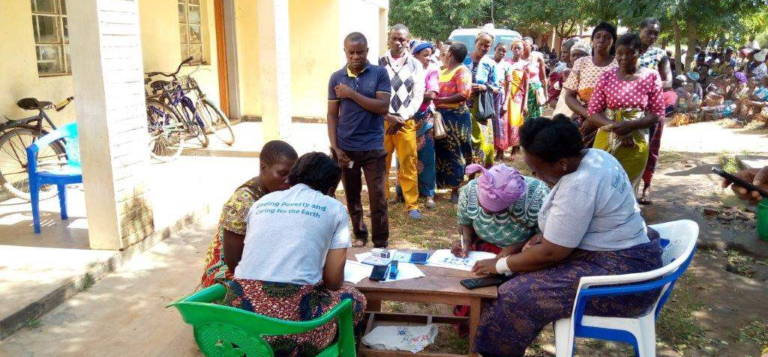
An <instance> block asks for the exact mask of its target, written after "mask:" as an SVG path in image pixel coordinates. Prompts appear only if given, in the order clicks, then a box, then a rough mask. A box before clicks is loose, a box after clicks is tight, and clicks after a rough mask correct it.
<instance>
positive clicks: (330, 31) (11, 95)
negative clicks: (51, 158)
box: [0, 0, 388, 125]
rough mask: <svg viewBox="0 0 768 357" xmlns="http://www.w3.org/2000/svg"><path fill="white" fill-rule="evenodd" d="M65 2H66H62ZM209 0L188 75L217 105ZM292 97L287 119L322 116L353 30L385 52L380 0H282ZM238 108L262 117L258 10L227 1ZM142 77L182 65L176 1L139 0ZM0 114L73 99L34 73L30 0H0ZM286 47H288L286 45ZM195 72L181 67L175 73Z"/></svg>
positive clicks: (71, 113)
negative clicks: (32, 102) (286, 9)
mask: <svg viewBox="0 0 768 357" xmlns="http://www.w3.org/2000/svg"><path fill="white" fill-rule="evenodd" d="M69 1H71V0H69ZM213 1H214V0H203V1H202V3H203V6H202V16H203V18H204V25H205V26H204V29H203V41H204V57H205V60H206V64H205V65H203V66H201V67H200V69H199V70H198V71H197V72H196V73H194V75H193V76H194V78H195V79H196V80H197V81H198V83H199V84H200V86H201V88H202V89H203V91H204V92H205V93H206V94H207V95H208V97H209V98H210V99H212V100H213V101H214V102H216V103H218V102H219V87H218V72H217V58H216V41H215V19H214V12H213ZM289 1H290V3H289V6H290V30H289V32H290V38H291V43H290V44H289V45H290V46H291V55H290V56H291V72H292V75H291V91H292V94H291V97H292V102H293V105H292V113H291V115H292V116H294V117H310V118H316V117H321V118H324V117H325V112H326V99H327V91H328V89H327V85H328V77H329V76H330V74H331V73H332V72H333V71H335V70H337V69H338V68H341V66H342V65H343V64H344V63H345V62H346V60H345V57H344V52H343V46H342V40H343V38H344V37H345V36H346V35H347V34H349V33H350V32H353V31H360V32H362V33H363V34H365V35H366V37H367V38H368V41H369V47H370V53H369V59H370V60H371V61H372V62H374V63H375V62H376V60H377V58H378V56H379V55H381V54H382V53H383V52H384V51H385V50H386V43H385V40H384V39H385V38H386V37H385V35H384V32H385V31H386V8H388V1H386V0H289ZM234 4H235V30H236V33H237V55H238V76H239V78H237V79H236V81H237V84H238V87H239V90H240V103H239V105H240V108H241V113H242V115H244V116H261V114H262V105H261V99H260V98H261V83H260V81H261V79H260V76H259V65H260V64H259V61H260V60H259V44H258V38H259V37H258V35H259V30H258V16H259V15H258V11H257V9H256V0H234ZM139 12H140V26H141V42H142V52H143V56H144V58H143V64H144V71H146V72H150V71H163V72H170V71H173V70H175V69H176V66H178V64H179V63H180V62H181V60H182V58H181V51H180V44H179V41H180V37H179V36H180V35H179V26H178V20H177V19H178V8H177V1H176V0H139ZM0 14H2V15H0V19H2V21H0V53H2V54H9V53H11V54H13V55H12V56H4V57H3V59H2V60H0V92H2V93H4V95H3V96H0V115H6V116H8V117H11V118H19V117H23V116H29V115H33V114H34V113H32V112H24V111H23V110H21V109H19V108H18V107H17V106H16V104H15V103H16V101H17V100H19V99H21V98H24V97H36V98H38V99H40V100H49V101H53V102H58V101H60V100H63V99H64V98H66V97H69V96H71V95H73V86H72V76H71V75H65V76H55V77H40V76H39V75H38V73H37V62H36V58H35V45H34V35H33V30H32V10H31V7H30V3H29V0H0ZM287 45H288V44H287ZM195 68H196V67H191V66H190V67H185V68H184V69H182V72H181V73H182V74H186V73H189V72H190V71H192V70H194V69H195ZM48 114H49V115H50V116H51V117H52V119H53V120H54V122H55V123H56V124H57V125H60V124H63V123H68V122H71V121H73V120H74V117H75V110H74V106H69V107H67V108H66V109H65V110H63V111H62V112H56V111H50V112H48Z"/></svg>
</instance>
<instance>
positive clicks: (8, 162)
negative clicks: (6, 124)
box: [0, 128, 67, 201]
mask: <svg viewBox="0 0 768 357" xmlns="http://www.w3.org/2000/svg"><path fill="white" fill-rule="evenodd" d="M45 134H47V133H45V132H42V133H41V132H39V131H37V130H35V129H30V128H16V129H12V130H11V131H8V132H6V133H5V134H3V136H0V183H2V186H3V188H5V189H6V190H7V191H8V192H9V193H10V194H11V195H13V196H14V197H18V198H21V199H23V200H27V201H29V199H30V197H29V173H28V172H27V152H26V148H27V147H29V146H30V145H32V143H33V142H34V141H35V140H37V138H38V137H40V136H43V135H45ZM66 164H67V156H66V150H65V149H64V146H63V145H62V144H61V142H54V143H52V144H51V145H49V146H46V147H44V148H41V149H40V151H39V152H38V155H37V167H38V168H39V169H41V170H44V169H49V170H50V169H55V168H60V167H62V166H65V165H66ZM55 195H56V187H54V186H51V185H45V186H43V187H41V188H40V199H46V198H50V197H53V196H55Z"/></svg>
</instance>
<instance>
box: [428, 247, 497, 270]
mask: <svg viewBox="0 0 768 357" xmlns="http://www.w3.org/2000/svg"><path fill="white" fill-rule="evenodd" d="M493 258H496V254H493V253H488V252H476V251H473V252H469V256H468V257H466V258H459V257H457V256H455V255H453V253H451V250H450V249H439V250H436V251H435V252H434V253H433V254H432V256H431V257H429V260H427V265H430V266H436V267H441V268H450V269H458V270H465V271H471V270H472V267H473V266H475V263H476V262H477V261H478V260H484V259H493Z"/></svg>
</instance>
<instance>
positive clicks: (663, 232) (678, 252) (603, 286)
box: [555, 220, 699, 357]
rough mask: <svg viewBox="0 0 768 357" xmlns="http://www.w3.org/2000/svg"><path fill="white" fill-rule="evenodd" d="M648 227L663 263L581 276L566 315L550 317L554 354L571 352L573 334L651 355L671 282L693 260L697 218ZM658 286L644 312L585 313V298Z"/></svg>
mask: <svg viewBox="0 0 768 357" xmlns="http://www.w3.org/2000/svg"><path fill="white" fill-rule="evenodd" d="M650 227H651V228H653V229H655V230H656V231H658V232H659V235H660V236H661V245H662V247H663V249H664V252H663V253H662V263H663V264H664V266H663V267H661V268H659V269H656V270H652V271H649V272H645V273H635V274H625V275H610V276H588V277H582V278H581V280H580V281H579V289H578V290H577V293H576V299H575V300H574V303H573V313H572V315H571V318H567V319H562V320H559V321H557V322H555V346H556V348H557V357H571V356H573V345H574V339H575V338H576V337H583V338H594V339H601V340H609V341H617V342H625V343H630V344H632V345H633V346H634V348H635V355H636V356H638V357H655V356H656V319H657V318H658V316H659V312H661V308H662V307H663V306H664V303H665V302H666V301H667V298H668V297H669V295H670V293H671V292H672V289H673V288H674V286H675V281H676V280H677V278H678V277H680V275H681V274H683V273H684V272H685V270H686V269H687V268H688V265H689V264H690V263H691V260H693V253H694V251H695V250H696V240H697V238H698V236H699V226H698V225H697V224H696V222H693V221H690V220H681V221H674V222H668V223H662V224H657V225H653V226H650ZM616 285H620V286H616ZM658 288H661V293H660V294H659V298H658V299H657V300H656V303H655V304H654V305H653V306H652V307H651V308H650V309H649V310H648V312H647V313H646V314H645V315H643V316H638V317H635V318H620V317H601V316H586V315H584V309H585V307H586V305H587V301H588V300H589V299H590V298H594V297H600V296H621V295H627V294H635V293H641V292H646V291H651V290H654V289H658Z"/></svg>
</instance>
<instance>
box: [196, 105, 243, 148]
mask: <svg viewBox="0 0 768 357" xmlns="http://www.w3.org/2000/svg"><path fill="white" fill-rule="evenodd" d="M201 107H202V108H199V109H198V111H199V112H200V113H202V114H203V116H204V117H205V118H204V120H205V121H207V122H208V123H211V126H212V128H211V129H213V135H216V137H217V138H219V139H220V140H221V141H223V142H224V143H225V144H227V145H229V146H232V144H234V143H235V132H234V131H233V130H232V124H230V123H229V119H228V118H227V116H226V115H224V113H222V112H221V110H220V109H219V108H218V107H217V106H216V105H214V104H213V103H211V102H210V101H209V100H208V99H204V100H203V105H202V106H201Z"/></svg>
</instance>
